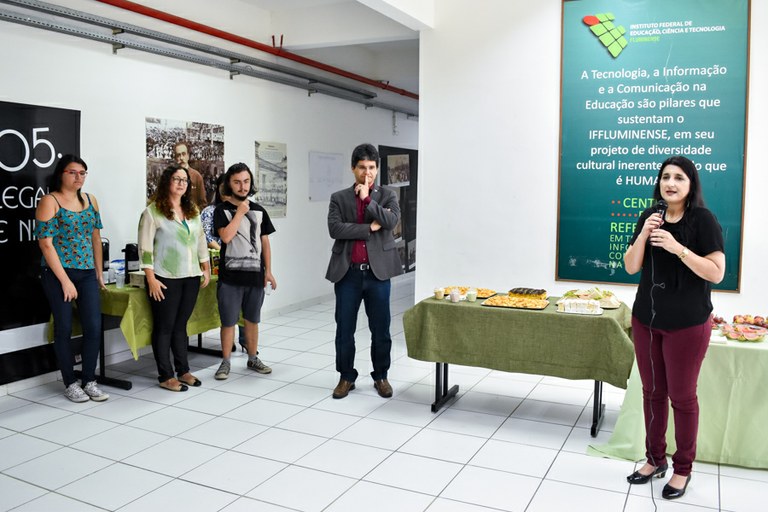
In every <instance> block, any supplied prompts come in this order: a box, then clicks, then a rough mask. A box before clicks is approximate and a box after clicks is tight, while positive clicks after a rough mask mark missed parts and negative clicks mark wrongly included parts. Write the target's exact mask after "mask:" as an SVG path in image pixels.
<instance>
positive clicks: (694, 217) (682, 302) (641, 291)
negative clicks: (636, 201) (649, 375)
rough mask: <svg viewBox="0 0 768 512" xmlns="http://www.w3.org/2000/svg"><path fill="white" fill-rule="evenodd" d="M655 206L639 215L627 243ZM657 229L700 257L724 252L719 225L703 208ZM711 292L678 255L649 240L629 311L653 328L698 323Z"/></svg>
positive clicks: (708, 311) (709, 306)
mask: <svg viewBox="0 0 768 512" xmlns="http://www.w3.org/2000/svg"><path fill="white" fill-rule="evenodd" d="M655 211H656V209H655V208H649V209H647V210H645V211H644V212H643V213H642V214H641V215H640V219H638V221H637V225H636V226H635V233H634V235H633V236H632V240H631V241H630V244H634V243H635V241H636V240H637V237H638V235H639V234H640V232H641V231H642V229H643V225H644V224H645V220H646V219H647V218H648V217H650V216H651V214H653V213H654V212H655ZM661 229H664V230H666V231H668V232H669V233H671V234H672V236H673V237H674V238H675V240H677V241H678V242H680V243H681V244H683V245H684V246H685V247H687V248H688V250H689V251H691V252H693V253H695V254H697V255H699V256H706V255H707V254H711V253H713V252H716V251H722V252H724V243H723V230H722V228H721V227H720V223H719V222H718V221H717V219H716V218H715V216H714V215H713V214H712V212H710V211H709V210H707V209H706V208H690V209H688V210H686V212H685V215H684V216H683V218H682V219H680V221H678V222H674V223H672V222H665V223H664V224H662V226H661ZM646 243H648V242H646ZM711 292H712V284H711V283H710V282H709V281H706V280H704V279H702V278H700V277H699V276H697V275H696V274H695V273H694V272H693V271H692V270H691V269H689V268H688V267H687V266H686V265H685V263H684V262H683V261H682V260H680V258H679V257H678V255H676V254H672V253H670V252H668V251H666V250H664V249H662V248H661V247H651V245H650V243H648V245H647V247H646V248H645V255H644V257H643V268H642V271H641V273H640V285H639V286H638V288H637V294H636V295H635V304H634V306H633V308H632V314H633V315H634V316H635V317H636V318H637V319H638V320H639V321H640V322H641V323H643V324H645V325H648V326H650V327H653V328H655V329H684V328H686V327H692V326H694V325H700V324H703V323H704V322H706V321H707V319H708V318H709V315H710V314H711V313H712V300H711ZM654 311H655V315H654V314H653V313H654Z"/></svg>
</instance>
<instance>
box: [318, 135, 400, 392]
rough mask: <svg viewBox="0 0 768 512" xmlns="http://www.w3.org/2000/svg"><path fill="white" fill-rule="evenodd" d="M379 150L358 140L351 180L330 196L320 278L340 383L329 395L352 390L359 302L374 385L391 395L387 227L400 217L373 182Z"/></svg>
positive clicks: (390, 196) (394, 260)
mask: <svg viewBox="0 0 768 512" xmlns="http://www.w3.org/2000/svg"><path fill="white" fill-rule="evenodd" d="M378 172H379V152H378V151H376V148H375V147H373V146H372V145H370V144H361V145H359V146H357V147H356V148H355V149H354V151H353V152H352V174H354V175H355V184H354V185H353V186H351V187H349V188H345V189H343V190H339V191H338V192H335V193H334V194H333V195H332V196H331V204H330V206H329V208H328V232H329V233H330V235H331V238H333V239H334V240H335V242H334V243H333V251H332V253H331V261H330V263H329V264H328V272H327V273H326V274H325V278H326V279H328V280H329V281H331V282H332V283H334V291H335V292H336V371H337V372H339V374H340V378H339V384H338V385H337V386H336V388H335V389H334V390H333V398H344V397H345V396H347V395H348V394H349V392H350V391H351V390H353V389H355V379H357V370H355V330H356V328H357V312H358V310H359V309H360V303H361V302H364V303H365V313H366V315H367V316H368V328H369V329H370V331H371V362H372V364H373V371H372V372H371V377H373V385H374V387H375V388H376V391H377V392H378V393H379V395H380V396H382V397H384V398H389V397H391V396H392V386H391V385H390V384H389V381H388V380H387V371H388V370H389V365H390V350H391V348H392V338H391V336H390V334H389V323H390V313H389V292H390V288H391V286H390V281H389V280H390V278H391V277H393V276H396V275H399V274H402V272H403V268H402V263H401V262H400V257H399V256H398V253H397V250H396V249H395V240H394V237H393V236H392V229H394V227H395V226H396V225H397V221H398V220H399V219H400V206H399V205H398V204H397V194H395V192H394V191H392V190H390V189H388V188H385V187H381V186H377V185H376V184H375V181H376V174H377V173H378Z"/></svg>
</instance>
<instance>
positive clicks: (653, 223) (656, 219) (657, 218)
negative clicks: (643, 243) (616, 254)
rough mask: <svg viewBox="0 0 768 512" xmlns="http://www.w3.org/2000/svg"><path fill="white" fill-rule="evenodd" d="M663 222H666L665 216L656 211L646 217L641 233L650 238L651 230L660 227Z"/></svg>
mask: <svg viewBox="0 0 768 512" xmlns="http://www.w3.org/2000/svg"><path fill="white" fill-rule="evenodd" d="M662 224H664V218H663V217H662V216H661V214H660V213H654V214H652V215H651V216H650V217H648V218H647V219H645V224H643V230H642V232H641V234H642V235H645V237H646V238H649V237H650V236H651V232H652V231H653V230H655V229H658V228H660V227H661V225H662Z"/></svg>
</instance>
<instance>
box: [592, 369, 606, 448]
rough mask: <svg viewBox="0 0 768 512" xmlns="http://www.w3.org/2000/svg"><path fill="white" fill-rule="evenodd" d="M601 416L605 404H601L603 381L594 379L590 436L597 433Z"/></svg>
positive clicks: (601, 420)
mask: <svg viewBox="0 0 768 512" xmlns="http://www.w3.org/2000/svg"><path fill="white" fill-rule="evenodd" d="M603 417H605V404H603V382H602V381H599V380H596V381H595V398H594V400H593V403H592V428H591V429H590V434H592V437H597V433H598V432H599V431H600V425H602V424H603Z"/></svg>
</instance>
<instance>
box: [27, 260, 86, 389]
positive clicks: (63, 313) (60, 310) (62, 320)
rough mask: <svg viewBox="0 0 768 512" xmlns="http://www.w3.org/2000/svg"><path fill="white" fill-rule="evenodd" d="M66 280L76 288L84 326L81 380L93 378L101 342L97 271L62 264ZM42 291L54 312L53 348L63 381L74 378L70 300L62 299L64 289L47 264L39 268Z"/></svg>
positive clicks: (81, 322)
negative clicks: (67, 278)
mask: <svg viewBox="0 0 768 512" xmlns="http://www.w3.org/2000/svg"><path fill="white" fill-rule="evenodd" d="M64 271H65V272H66V273H67V276H68V277H69V280H70V281H72V284H74V285H75V289H76V290H77V299H75V302H77V310H78V313H79V315H80V324H81V325H82V327H83V346H82V349H81V356H82V358H83V363H82V364H83V366H82V368H83V374H82V380H83V384H86V383H88V382H91V381H94V380H96V360H97V359H98V357H99V345H100V342H101V297H100V295H99V282H98V281H97V280H96V271H95V270H93V269H90V270H77V269H70V268H65V269H64ZM41 282H42V285H43V292H44V293H45V296H46V297H47V298H48V304H50V306H51V313H52V314H53V325H54V330H53V340H54V343H53V349H54V352H55V353H56V360H57V361H58V363H59V369H60V370H61V378H62V379H63V380H64V385H65V386H69V385H70V384H72V383H73V382H76V380H77V379H75V370H74V366H75V357H74V355H73V354H72V302H66V301H65V300H64V291H63V290H62V288H61V283H60V282H59V279H58V278H57V277H56V275H55V274H54V273H53V271H51V269H49V268H48V267H44V268H43V269H42V275H41Z"/></svg>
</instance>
